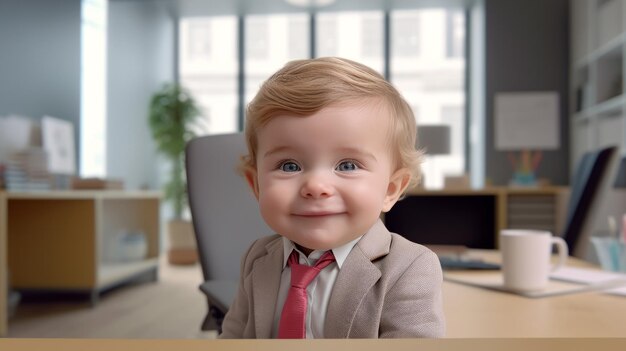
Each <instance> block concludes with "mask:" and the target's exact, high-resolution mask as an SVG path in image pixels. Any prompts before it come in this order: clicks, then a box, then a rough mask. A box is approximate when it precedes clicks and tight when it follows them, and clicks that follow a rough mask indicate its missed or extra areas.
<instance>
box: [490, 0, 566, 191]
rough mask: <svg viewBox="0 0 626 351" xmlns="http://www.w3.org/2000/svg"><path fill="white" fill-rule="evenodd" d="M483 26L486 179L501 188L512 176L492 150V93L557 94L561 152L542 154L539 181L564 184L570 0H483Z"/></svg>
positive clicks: (502, 158)
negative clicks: (484, 49)
mask: <svg viewBox="0 0 626 351" xmlns="http://www.w3.org/2000/svg"><path fill="white" fill-rule="evenodd" d="M485 26H486V43H485V44H486V68H487V69H486V129H485V141H486V150H485V152H486V154H485V156H486V157H485V158H486V177H487V179H488V180H491V182H492V183H493V184H496V185H505V184H507V183H508V182H509V180H510V179H511V177H512V174H513V169H512V167H511V165H510V163H509V161H508V159H507V154H506V152H502V151H497V150H495V149H494V135H493V123H494V115H493V105H494V94H495V93H496V92H506V91H545V90H551V91H558V92H559V94H560V116H559V117H560V122H561V126H560V127H561V134H560V137H561V140H560V148H559V149H558V150H555V151H545V152H544V157H543V161H542V162H541V164H540V166H539V169H538V171H537V176H538V177H539V178H548V179H550V180H551V182H552V183H553V184H562V185H565V184H568V179H569V162H568V160H569V118H568V110H567V107H568V106H569V104H568V95H569V94H568V65H569V29H568V26H569V4H568V1H567V0H550V1H544V0H526V1H517V0H486V1H485Z"/></svg>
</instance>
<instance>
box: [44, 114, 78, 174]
mask: <svg viewBox="0 0 626 351" xmlns="http://www.w3.org/2000/svg"><path fill="white" fill-rule="evenodd" d="M41 136H42V140H41V141H42V144H43V148H44V149H45V150H46V152H47V153H48V171H49V172H50V173H53V174H67V175H73V174H76V151H75V148H74V145H75V144H74V125H73V124H72V122H70V121H66V120H62V119H59V118H54V117H50V116H44V117H43V118H42V119H41Z"/></svg>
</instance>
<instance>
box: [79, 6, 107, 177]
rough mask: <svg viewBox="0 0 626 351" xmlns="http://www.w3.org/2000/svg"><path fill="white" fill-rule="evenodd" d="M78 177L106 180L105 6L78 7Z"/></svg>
mask: <svg viewBox="0 0 626 351" xmlns="http://www.w3.org/2000/svg"><path fill="white" fill-rule="evenodd" d="M81 12H82V13H81V21H82V23H81V26H82V28H81V94H80V98H81V102H80V150H81V152H80V175H81V176H83V177H105V176H106V111H107V109H106V99H107V95H106V40H107V39H106V38H107V36H106V32H107V25H106V23H107V2H106V1H105V0H83V2H82V7H81Z"/></svg>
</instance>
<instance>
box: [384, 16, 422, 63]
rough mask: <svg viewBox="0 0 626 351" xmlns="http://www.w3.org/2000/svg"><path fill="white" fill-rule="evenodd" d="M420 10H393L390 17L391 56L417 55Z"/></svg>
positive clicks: (418, 50)
mask: <svg viewBox="0 0 626 351" xmlns="http://www.w3.org/2000/svg"><path fill="white" fill-rule="evenodd" d="M420 13H421V11H402V12H395V13H393V15H392V18H391V37H392V40H391V42H392V46H393V49H392V54H391V55H392V56H393V57H417V56H418V55H419V53H420V36H419V34H420V30H419V28H420Z"/></svg>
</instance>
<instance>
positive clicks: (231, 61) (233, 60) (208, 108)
mask: <svg viewBox="0 0 626 351" xmlns="http://www.w3.org/2000/svg"><path fill="white" fill-rule="evenodd" d="M179 35H180V38H179V41H180V55H179V59H180V63H179V72H180V81H181V83H182V85H183V86H184V87H186V88H187V89H189V90H190V92H191V93H192V95H193V97H194V98H195V99H196V102H197V103H198V105H199V106H200V109H201V112H202V118H201V123H199V126H198V130H197V131H196V132H197V133H198V134H208V133H211V134H213V133H228V132H234V131H237V128H238V126H237V112H236V111H237V102H238V99H237V74H238V64H237V18H236V17H234V16H228V17H199V18H188V19H182V20H181V23H180V34H179ZM213 48H219V50H213Z"/></svg>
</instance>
